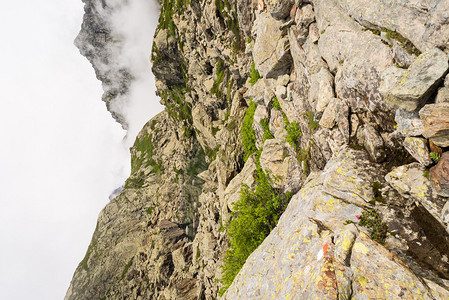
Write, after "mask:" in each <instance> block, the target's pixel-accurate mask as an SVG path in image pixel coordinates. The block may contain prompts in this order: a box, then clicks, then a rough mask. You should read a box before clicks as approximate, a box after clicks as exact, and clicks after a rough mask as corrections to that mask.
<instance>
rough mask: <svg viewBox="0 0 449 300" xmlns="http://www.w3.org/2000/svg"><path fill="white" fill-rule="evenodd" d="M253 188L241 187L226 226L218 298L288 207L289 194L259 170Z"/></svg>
mask: <svg viewBox="0 0 449 300" xmlns="http://www.w3.org/2000/svg"><path fill="white" fill-rule="evenodd" d="M256 184H257V185H256V188H255V190H251V189H250V188H249V187H248V186H247V185H243V186H242V189H241V191H240V200H238V201H237V202H236V203H235V204H234V212H233V213H232V218H231V221H230V223H229V225H228V227H227V228H228V236H229V240H230V247H229V249H228V250H227V251H226V253H225V255H224V265H223V267H222V269H223V278H222V284H223V288H222V289H221V290H220V292H219V293H220V295H223V293H224V292H225V291H226V290H227V289H228V288H229V286H230V285H231V283H232V281H233V280H234V278H235V276H236V275H237V274H238V272H239V271H240V269H241V268H242V266H243V264H244V263H245V261H246V259H247V258H248V256H249V255H250V254H251V253H252V252H253V251H254V250H255V249H256V248H257V247H258V246H259V245H260V244H261V243H262V242H263V240H264V239H265V238H266V237H267V236H268V234H270V232H271V230H273V228H274V227H275V226H276V225H277V222H278V220H279V218H280V216H281V214H282V213H283V212H284V210H285V208H286V207H287V205H288V203H289V201H290V199H291V197H292V195H291V193H285V194H284V193H282V192H281V191H280V190H279V189H275V188H273V186H272V184H273V182H272V180H271V179H270V177H269V176H268V175H267V174H266V173H265V172H264V171H263V170H262V169H261V168H260V166H259V167H258V171H257V173H256Z"/></svg>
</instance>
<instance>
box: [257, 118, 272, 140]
mask: <svg viewBox="0 0 449 300" xmlns="http://www.w3.org/2000/svg"><path fill="white" fill-rule="evenodd" d="M259 124H260V126H262V130H263V137H262V140H263V141H264V142H265V141H266V140H271V139H274V135H273V134H272V133H271V131H270V124H269V122H268V120H267V119H262V120H260V122H259Z"/></svg>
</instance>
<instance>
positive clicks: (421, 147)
mask: <svg viewBox="0 0 449 300" xmlns="http://www.w3.org/2000/svg"><path fill="white" fill-rule="evenodd" d="M403 145H404V148H405V149H406V150H407V151H408V153H410V154H411V155H412V156H413V158H414V159H416V160H417V161H418V162H419V163H420V164H421V165H423V166H429V165H431V164H432V160H431V159H430V155H429V154H430V153H429V147H428V146H427V141H426V140H425V139H423V138H418V137H406V138H405V140H404V143H403Z"/></svg>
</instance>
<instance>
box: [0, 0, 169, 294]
mask: <svg viewBox="0 0 449 300" xmlns="http://www.w3.org/2000/svg"><path fill="white" fill-rule="evenodd" d="M133 1H137V2H139V3H145V2H148V0H147V1H144V0H133ZM151 5H153V6H151ZM151 5H150V6H148V4H146V6H145V5H144V8H145V9H147V10H148V9H151V10H152V11H153V13H154V16H153V18H152V22H155V20H157V8H156V7H155V6H154V4H151ZM133 9H134V10H136V9H137V10H138V11H139V12H140V16H141V17H142V19H146V18H144V15H145V14H143V13H142V6H139V5H137V7H134V8H132V9H130V10H129V12H132V11H133ZM82 15H83V3H82V1H81V0H41V1H36V0H22V1H8V2H4V3H2V9H1V10H0V34H1V37H2V41H1V47H0V54H1V55H0V68H1V71H0V91H1V95H0V104H1V108H0V130H1V136H0V299H8V300H14V299H26V300H30V299H33V300H35V299H37V300H40V299H42V300H44V299H45V300H51V299H63V297H64V295H65V292H66V290H67V288H68V286H69V283H70V280H71V278H72V275H73V272H74V271H75V268H76V266H77V265H78V263H79V262H80V261H81V260H82V258H83V257H84V254H85V252H86V250H87V246H88V244H89V242H90V239H91V236H92V233H93V230H94V229H95V223H96V219H97V216H98V213H99V212H100V210H101V209H102V208H103V207H104V206H105V205H106V204H107V202H108V196H109V194H110V193H111V192H112V191H113V190H114V189H115V188H117V187H118V186H120V185H121V184H122V183H123V182H124V180H125V179H126V177H127V176H128V175H129V169H130V167H129V165H130V158H129V154H128V152H129V151H128V149H127V146H129V145H125V144H124V143H123V142H122V140H123V137H124V135H125V132H124V131H123V130H122V129H121V127H120V125H119V124H117V123H115V122H114V121H113V119H112V117H111V116H110V114H109V113H108V112H107V110H106V107H105V105H104V103H103V102H102V101H101V100H100V99H101V94H102V90H101V84H100V82H98V81H97V80H96V78H95V74H94V71H93V69H92V67H91V66H90V64H89V63H88V61H87V60H86V59H85V58H84V57H82V56H81V55H80V54H79V52H78V49H76V48H75V46H74V45H73V40H74V38H75V37H76V35H77V33H78V31H79V29H80V26H81V22H82ZM128 15H129V14H128ZM122 21H123V19H122ZM133 24H134V25H133V26H137V25H138V24H139V23H138V21H137V18H136V20H134V23H133ZM150 25H151V26H153V25H154V24H149V25H148V24H146V25H145V30H144V31H143V32H148V30H149V29H151V28H149V27H148V26H150ZM151 26H150V27H151ZM133 28H134V27H132V26H130V30H134V29H133ZM152 30H154V29H152ZM134 31H135V30H134ZM151 35H152V34H151ZM151 35H150V37H151ZM132 39H137V40H139V41H141V39H140V38H139V36H138V35H136V36H133V37H131V39H130V41H132ZM145 43H147V44H148V43H149V40H148V33H147V34H146V38H145ZM145 43H144V44H145ZM143 46H144V47H146V46H145V45H143ZM137 50H138V51H140V52H141V53H142V55H143V57H142V58H141V59H143V60H144V61H145V63H148V57H149V49H148V50H146V49H143V50H142V49H140V48H139V49H137ZM137 50H136V51H137ZM133 51H134V50H133ZM132 53H136V52H132ZM137 56H138V55H137ZM139 65H142V64H139ZM144 69H145V70H148V71H149V67H148V68H144ZM147 74H149V72H148V73H144V74H142V78H140V79H139V82H138V83H136V88H135V92H133V94H134V96H133V98H132V99H131V100H130V103H131V104H130V107H131V108H130V110H129V111H128V117H130V118H134V119H136V120H137V121H136V122H135V123H133V124H132V128H140V127H141V126H142V125H143V123H144V122H145V121H146V120H148V119H149V118H150V117H151V116H152V115H154V114H155V113H157V112H158V111H160V109H161V108H160V106H159V105H158V103H157V102H158V99H156V98H155V96H154V87H153V85H154V83H153V81H152V79H151V78H147ZM148 76H149V75H148ZM150 85H151V86H150ZM148 86H150V87H149V89H147V88H146V87H148ZM133 91H134V90H133ZM139 99H140V100H139ZM135 111H140V112H141V113H140V114H138V115H136V113H135ZM134 131H135V132H133V133H132V135H135V134H136V133H137V129H135V130H134ZM131 140H133V137H132V138H131Z"/></svg>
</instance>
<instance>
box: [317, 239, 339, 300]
mask: <svg viewBox="0 0 449 300" xmlns="http://www.w3.org/2000/svg"><path fill="white" fill-rule="evenodd" d="M323 253H325V256H324V261H323V265H322V266H321V274H320V276H318V277H317V282H316V283H317V288H318V290H320V291H322V292H323V296H324V295H325V296H326V299H338V290H337V277H336V275H335V268H334V258H333V254H332V251H330V249H329V244H328V243H326V244H324V246H323Z"/></svg>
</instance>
